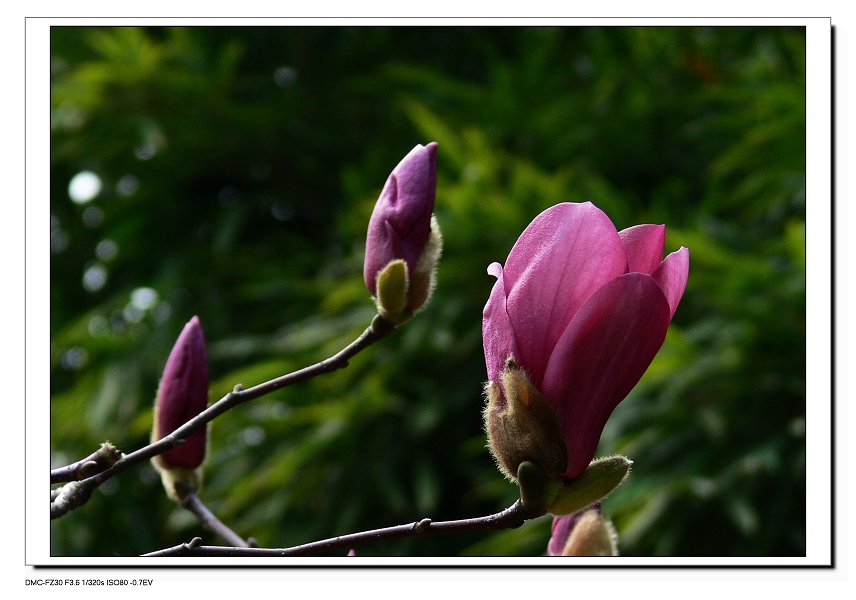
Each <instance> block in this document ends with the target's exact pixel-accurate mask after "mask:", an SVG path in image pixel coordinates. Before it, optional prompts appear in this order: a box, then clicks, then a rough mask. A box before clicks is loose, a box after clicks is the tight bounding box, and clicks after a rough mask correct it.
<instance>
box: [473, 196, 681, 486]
mask: <svg viewBox="0 0 856 600" xmlns="http://www.w3.org/2000/svg"><path fill="white" fill-rule="evenodd" d="M665 229H666V228H665V226H664V225H637V226H635V227H630V228H628V229H624V230H623V231H616V229H615V226H614V225H613V224H612V222H611V221H610V220H609V217H607V216H606V214H604V213H603V211H601V210H600V209H599V208H597V207H596V206H595V205H593V204H592V203H590V202H585V203H582V204H572V203H564V204H558V205H556V206H553V207H551V208H549V209H547V210H545V211H544V212H542V213H541V214H540V215H538V216H537V217H536V218H535V220H534V221H532V223H531V224H530V225H529V226H528V227H527V228H526V230H525V231H524V232H523V234H522V235H521V236H520V238H519V239H518V240H517V242H516V243H515V244H514V247H513V248H512V249H511V252H510V253H509V255H508V260H507V261H506V263H505V267H504V268H503V267H502V266H501V265H500V264H499V263H493V264H491V265H490V267H488V273H490V274H491V275H493V276H494V277H496V278H497V281H496V283H495V284H494V286H493V290H492V292H491V295H490V299H489V300H488V302H487V305H486V306H485V308H484V321H483V325H482V333H483V339H484V352H485V360H486V363H487V373H488V379H489V380H490V381H491V382H501V381H502V375H503V373H504V371H505V369H506V362H507V360H508V359H509V358H513V360H514V362H515V363H516V364H517V365H519V367H520V368H522V369H523V370H524V371H525V373H526V375H528V378H529V380H530V381H531V384H532V385H533V386H534V388H535V389H536V390H537V391H538V392H540V394H542V395H543V397H544V398H546V400H547V401H548V402H549V404H550V405H551V406H552V408H553V409H555V413H556V416H557V417H558V423H559V425H560V427H561V430H562V435H563V437H564V443H565V446H566V449H567V468H566V470H565V471H564V473H559V476H560V477H562V478H565V479H573V478H575V477H577V476H579V475H580V474H581V473H582V472H583V471H584V470H585V469H586V467H587V466H588V464H589V462H590V461H591V459H592V458H593V457H594V452H595V450H596V448H597V444H598V441H599V439H600V435H601V433H602V431H603V427H604V425H605V424H606V420H607V419H608V418H609V415H610V414H612V411H613V410H614V409H615V407H616V406H617V405H618V403H619V402H621V400H623V399H624V397H625V396H626V395H627V394H628V393H629V392H630V390H631V389H633V387H634V386H635V385H636V383H637V382H638V381H639V379H640V378H641V377H642V375H643V373H644V372H645V370H646V369H647V368H648V366H649V365H650V364H651V361H652V360H653V359H654V356H655V355H656V354H657V351H658V350H659V349H660V346H662V344H663V340H664V339H665V336H666V330H667V329H668V327H669V323H670V322H671V320H672V316H673V315H674V314H675V309H677V307H678V303H679V302H680V300H681V297H682V296H683V293H684V288H685V287H686V282H687V276H688V274H689V251H688V250H687V249H686V248H684V247H681V248H680V249H679V250H677V251H676V252H673V253H671V254H670V255H669V256H667V257H666V258H665V260H663V259H662V256H663V247H664V243H665ZM509 380H510V379H509ZM507 396H508V394H507V393H504V392H503V391H502V390H501V386H500V394H499V398H497V400H496V401H497V402H499V403H500V405H501V404H502V403H503V402H505V401H506V398H507ZM511 468H512V469H513V468H516V466H514V465H512V467H511Z"/></svg>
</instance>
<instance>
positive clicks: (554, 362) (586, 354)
mask: <svg viewBox="0 0 856 600" xmlns="http://www.w3.org/2000/svg"><path fill="white" fill-rule="evenodd" d="M668 327H669V304H668V302H667V301H666V297H665V296H664V295H663V292H662V290H661V289H660V286H659V285H658V284H657V282H656V281H654V279H653V278H652V277H651V276H650V275H646V274H643V273H628V274H626V275H622V276H620V277H617V278H616V279H614V280H612V281H610V282H609V283H607V284H606V285H604V286H603V287H602V288H600V289H599V290H598V291H597V292H596V293H595V294H594V295H592V296H591V298H589V299H588V300H587V301H586V303H585V304H584V305H583V306H582V308H581V309H580V310H579V312H578V313H577V314H576V316H574V319H573V321H571V323H570V325H569V326H568V328H567V329H566V330H565V332H564V333H563V334H562V337H561V339H560V340H559V342H558V344H557V345H556V348H555V350H554V351H553V355H552V356H551V357H550V362H549V365H548V366H547V372H546V374H545V376H544V383H543V386H542V387H541V391H542V393H543V394H544V396H546V397H547V399H549V400H550V402H551V403H552V404H553V406H554V407H556V410H557V412H558V413H559V418H560V420H561V422H562V427H563V429H564V433H565V443H566V444H567V447H568V470H567V471H566V473H565V477H568V478H574V477H577V476H578V475H579V474H580V473H582V472H583V471H584V470H585V468H586V467H587V466H588V464H589V462H590V461H591V459H592V458H593V457H594V452H595V450H596V449H597V444H598V441H599V440H600V434H601V433H602V432H603V427H604V425H605V424H606V420H607V419H608V418H609V415H610V414H612V411H613V410H614V409H615V407H616V406H617V405H618V403H619V402H621V401H622V400H623V399H624V397H625V396H627V394H628V393H630V390H632V389H633V386H635V385H636V384H637V383H638V381H639V379H640V378H641V377H642V375H643V374H644V373H645V370H646V369H647V368H648V365H650V364H651V361H652V360H653V359H654V356H655V355H656V354H657V351H658V350H659V349H660V346H662V345H663V340H664V339H665V337H666V329H668Z"/></svg>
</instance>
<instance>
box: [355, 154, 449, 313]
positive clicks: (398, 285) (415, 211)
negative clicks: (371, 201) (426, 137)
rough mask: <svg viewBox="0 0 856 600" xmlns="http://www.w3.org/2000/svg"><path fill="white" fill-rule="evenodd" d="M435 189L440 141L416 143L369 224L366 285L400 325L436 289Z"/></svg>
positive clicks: (438, 245) (391, 179)
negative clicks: (425, 143)
mask: <svg viewBox="0 0 856 600" xmlns="http://www.w3.org/2000/svg"><path fill="white" fill-rule="evenodd" d="M436 187H437V143H436V142H431V143H430V144H428V145H427V146H422V145H418V146H416V147H415V148H413V150H411V151H410V153H409V154H408V155H407V156H405V157H404V159H402V161H401V162H400V163H399V164H398V166H396V167H395V169H393V171H392V173H391V174H390V176H389V179H387V182H386V185H385V186H384V188H383V191H382V192H381V194H380V197H379V198H378V200H377V203H376V204H375V208H374V211H373V212H372V216H371V219H370V220H369V227H368V232H367V234H366V257H365V263H364V265H363V275H364V278H365V282H366V287H367V288H368V290H369V292H371V294H372V296H374V297H375V302H376V304H377V306H378V312H379V313H380V314H381V316H383V317H384V318H385V319H387V320H389V321H391V322H393V323H395V324H396V325H400V324H402V323H405V322H407V321H409V320H410V319H411V318H412V317H413V314H414V313H415V312H416V311H418V310H419V309H420V308H422V307H423V306H424V305H425V304H426V303H427V302H428V300H429V298H430V296H431V292H432V291H433V288H434V281H435V269H436V265H437V261H438V260H439V258H440V253H441V251H442V246H443V238H442V236H441V234H440V227H439V225H438V224H437V220H436V218H434V216H433V211H434V197H435V192H436ZM402 267H403V269H402Z"/></svg>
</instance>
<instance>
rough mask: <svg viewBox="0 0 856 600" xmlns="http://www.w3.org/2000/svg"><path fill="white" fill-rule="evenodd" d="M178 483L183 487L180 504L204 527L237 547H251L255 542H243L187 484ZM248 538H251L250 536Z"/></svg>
mask: <svg viewBox="0 0 856 600" xmlns="http://www.w3.org/2000/svg"><path fill="white" fill-rule="evenodd" d="M178 485H182V487H183V488H184V489H183V490H182V492H183V493H184V497H183V498H182V500H181V506H183V507H184V508H186V509H187V510H189V511H190V512H192V513H193V514H194V515H196V518H197V519H199V522H200V523H202V526H203V527H204V528H205V529H207V530H208V531H210V532H211V533H214V534H216V535H219V536H220V537H221V538H223V539H224V540H226V541H227V542H228V543H229V544H230V545H232V546H236V547H238V548H252V547H254V546H255V544H251V543H249V542H245V541H244V539H243V538H242V537H241V536H239V535H238V534H237V533H235V532H234V531H232V530H231V529H229V527H227V526H226V525H225V524H224V523H223V522H222V521H220V519H218V518H217V517H216V516H215V515H214V513H212V512H211V511H210V510H208V507H207V506H205V504H203V503H202V500H200V499H199V496H197V495H196V494H195V493H194V492H193V490H191V489H190V488H189V487H188V486H186V485H183V484H181V483H179V484H178ZM250 539H251V540H252V538H250Z"/></svg>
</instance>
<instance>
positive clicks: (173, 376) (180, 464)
mask: <svg viewBox="0 0 856 600" xmlns="http://www.w3.org/2000/svg"><path fill="white" fill-rule="evenodd" d="M207 406H208V360H207V357H206V352H205V338H204V337H203V334H202V326H201V325H200V324H199V317H193V318H192V319H191V320H190V322H189V323H188V324H187V325H185V326H184V329H183V330H182V332H181V334H180V335H179V336H178V340H176V342H175V346H173V349H172V352H170V354H169V358H168V359H167V361H166V367H164V372H163V377H161V382H160V386H159V387H158V394H157V400H156V401H155V418H154V427H153V428H152V442H156V441H157V440H159V439H161V438H163V437H164V436H166V435H169V434H170V433H172V432H173V431H175V430H176V429H178V428H179V427H181V426H182V425H184V424H185V423H187V422H188V421H189V420H190V419H192V418H193V417H195V416H196V415H198V414H199V413H201V412H202V411H203V410H205V408H206V407H207ZM206 443H207V440H206V427H204V426H203V427H200V428H199V429H197V430H195V431H193V432H192V433H190V434H189V435H188V436H187V438H186V439H185V440H184V443H183V444H181V445H179V446H177V447H175V448H172V449H170V450H167V451H166V452H164V453H162V454H159V455H157V456H155V457H154V458H152V463H154V465H155V467H156V468H157V469H158V471H160V474H161V479H162V480H163V484H164V488H165V489H166V492H167V495H168V496H169V497H170V498H172V499H173V500H175V501H176V502H180V501H181V499H182V498H183V497H184V496H185V494H186V489H189V490H191V491H196V490H198V489H199V487H200V486H201V484H202V470H201V468H200V467H201V465H202V462H203V461H204V460H205V450H206Z"/></svg>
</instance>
